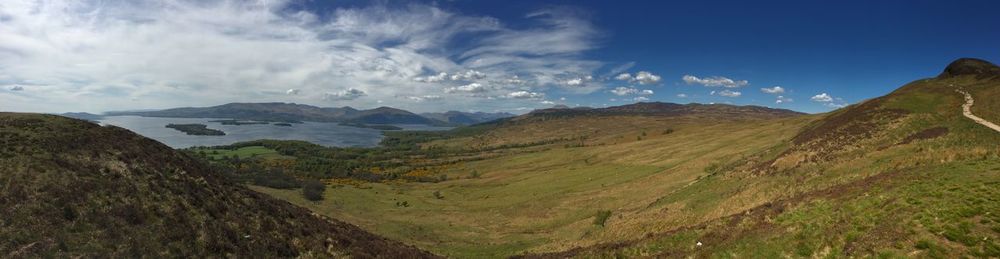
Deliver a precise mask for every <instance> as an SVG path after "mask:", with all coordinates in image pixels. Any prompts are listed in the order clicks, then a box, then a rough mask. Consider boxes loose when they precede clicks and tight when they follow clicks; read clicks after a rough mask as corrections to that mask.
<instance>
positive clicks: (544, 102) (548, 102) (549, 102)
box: [541, 100, 556, 105]
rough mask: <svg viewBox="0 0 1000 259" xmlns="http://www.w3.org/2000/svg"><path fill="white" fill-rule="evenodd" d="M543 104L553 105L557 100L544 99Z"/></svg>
mask: <svg viewBox="0 0 1000 259" xmlns="http://www.w3.org/2000/svg"><path fill="white" fill-rule="evenodd" d="M541 104H548V105H553V104H556V102H553V101H549V100H545V101H542V102H541Z"/></svg>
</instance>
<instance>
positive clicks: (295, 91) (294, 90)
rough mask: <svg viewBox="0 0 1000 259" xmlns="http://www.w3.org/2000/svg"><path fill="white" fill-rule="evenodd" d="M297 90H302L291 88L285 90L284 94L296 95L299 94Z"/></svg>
mask: <svg viewBox="0 0 1000 259" xmlns="http://www.w3.org/2000/svg"><path fill="white" fill-rule="evenodd" d="M299 92H302V91H300V90H299V89H295V88H292V89H288V91H285V94H287V95H297V94H299Z"/></svg>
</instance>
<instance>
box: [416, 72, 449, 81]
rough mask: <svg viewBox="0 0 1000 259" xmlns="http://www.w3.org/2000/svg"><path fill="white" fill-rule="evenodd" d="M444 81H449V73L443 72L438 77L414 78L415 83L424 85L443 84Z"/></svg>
mask: <svg viewBox="0 0 1000 259" xmlns="http://www.w3.org/2000/svg"><path fill="white" fill-rule="evenodd" d="M444 80H448V73H445V72H441V73H438V74H437V75H432V76H418V77H414V78H413V81H417V82H423V83H437V82H441V81H444Z"/></svg>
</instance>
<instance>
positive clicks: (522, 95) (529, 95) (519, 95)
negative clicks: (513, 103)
mask: <svg viewBox="0 0 1000 259" xmlns="http://www.w3.org/2000/svg"><path fill="white" fill-rule="evenodd" d="M506 97H507V98H514V99H538V98H542V97H545V94H544V93H536V92H528V91H517V92H511V93H508V94H507V95H506Z"/></svg>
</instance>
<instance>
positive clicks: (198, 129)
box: [166, 123, 226, 136]
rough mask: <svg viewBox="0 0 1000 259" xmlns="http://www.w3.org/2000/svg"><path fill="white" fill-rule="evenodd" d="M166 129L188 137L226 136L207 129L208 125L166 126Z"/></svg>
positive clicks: (219, 131) (220, 132)
mask: <svg viewBox="0 0 1000 259" xmlns="http://www.w3.org/2000/svg"><path fill="white" fill-rule="evenodd" d="M166 127H167V128H171V129H175V130H178V131H181V132H184V133H186V134H188V135H198V136H222V135H226V133H225V132H222V131H221V130H216V129H209V128H208V125H205V124H173V123H171V124H167V126H166Z"/></svg>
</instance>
